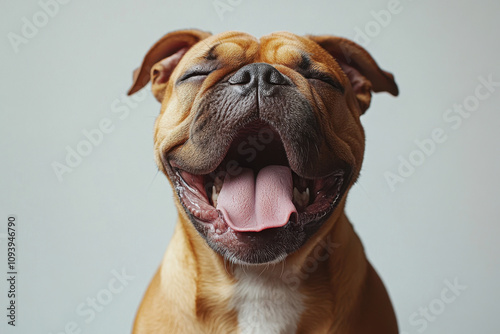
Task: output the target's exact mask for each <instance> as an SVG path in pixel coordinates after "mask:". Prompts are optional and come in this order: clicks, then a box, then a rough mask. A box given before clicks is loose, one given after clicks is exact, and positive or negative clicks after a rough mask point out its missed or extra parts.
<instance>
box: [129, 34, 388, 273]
mask: <svg viewBox="0 0 500 334" xmlns="http://www.w3.org/2000/svg"><path fill="white" fill-rule="evenodd" d="M150 80H151V81H152V90H153V93H154V94H155V96H156V98H157V99H158V100H159V101H160V102H161V103H162V108H161V114H160V115H159V117H158V119H157V121H156V125H155V134H154V142H155V155H156V161H157V163H158V166H159V168H160V169H161V170H162V171H163V172H164V173H165V174H166V175H167V177H168V178H169V180H170V181H171V183H172V186H173V188H174V189H175V192H176V194H177V198H178V204H180V205H181V206H182V211H184V212H182V213H181V214H185V215H186V216H187V217H188V218H189V220H187V219H186V221H189V222H190V223H191V224H192V225H193V226H194V227H195V228H196V230H197V231H198V232H199V233H200V235H201V236H202V237H203V238H204V239H205V240H206V242H207V243H208V245H210V247H211V248H212V249H214V250H215V251H216V252H218V253H219V254H221V255H222V256H224V257H225V258H227V259H230V260H232V261H236V262H243V263H267V262H276V261H280V260H282V259H284V258H285V257H286V256H287V255H288V254H290V253H292V252H294V251H296V250H298V249H299V248H300V247H301V246H303V245H304V244H305V243H306V241H307V240H308V239H309V238H310V237H311V236H312V235H314V234H315V233H317V232H318V230H319V229H320V228H321V227H322V226H323V225H325V224H333V221H334V219H329V218H330V217H332V214H333V213H334V212H335V211H340V210H342V207H343V201H344V199H345V196H346V192H347V191H348V189H349V188H350V186H351V185H352V184H353V183H354V181H355V180H356V178H357V176H358V174H359V171H360V168H361V163H362V159H363V152H364V133H363V129H362V126H361V123H360V115H361V114H362V113H363V112H364V111H365V110H366V109H367V108H368V106H369V104H370V97H371V91H388V92H390V93H392V94H393V95H396V94H397V86H396V84H395V82H394V80H393V77H392V75H390V74H389V73H387V72H384V71H382V70H381V69H380V68H379V67H378V66H377V64H376V63H375V61H374V60H373V59H372V58H371V57H370V55H369V54H368V53H367V52H366V51H365V50H363V49H362V48H361V47H360V46H358V45H356V44H354V43H352V42H350V41H347V40H345V39H342V38H338V37H333V36H323V37H318V36H308V37H300V36H296V35H293V34H291V33H285V32H282V33H274V34H271V35H267V36H264V37H262V38H261V39H260V40H259V39H256V38H254V37H252V36H250V35H247V34H244V33H237V32H227V33H222V34H219V35H214V36H211V35H210V34H208V33H205V32H201V31H198V30H185V31H177V32H173V33H170V34H167V35H166V36H164V37H163V38H162V39H161V40H160V41H159V42H158V43H157V44H156V45H155V46H153V48H152V49H151V50H150V51H149V52H148V54H147V55H146V58H145V60H144V62H143V64H142V67H141V68H140V69H139V70H138V71H137V72H136V75H135V82H134V85H133V87H132V88H131V90H130V92H129V93H134V92H135V91H137V90H138V89H140V88H142V87H143V86H144V85H145V84H146V83H147V82H148V81H150Z"/></svg>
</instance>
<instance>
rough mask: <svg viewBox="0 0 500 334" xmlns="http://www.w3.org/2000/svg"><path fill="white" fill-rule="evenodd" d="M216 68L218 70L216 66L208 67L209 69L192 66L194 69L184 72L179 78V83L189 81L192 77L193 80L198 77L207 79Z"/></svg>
mask: <svg viewBox="0 0 500 334" xmlns="http://www.w3.org/2000/svg"><path fill="white" fill-rule="evenodd" d="M215 70H216V69H215V68H207V69H204V68H200V67H195V68H192V69H190V70H188V71H186V73H184V74H183V75H182V76H181V77H180V78H179V79H178V80H177V84H178V83H181V82H185V81H188V80H190V79H193V80H196V79H205V78H206V77H207V76H208V75H209V74H210V73H212V72H213V71H215Z"/></svg>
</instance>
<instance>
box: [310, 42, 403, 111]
mask: <svg viewBox="0 0 500 334" xmlns="http://www.w3.org/2000/svg"><path fill="white" fill-rule="evenodd" d="M307 37H308V38H309V39H311V40H313V41H314V42H316V43H317V44H319V45H320V46H321V47H322V48H323V49H325V50H326V51H327V52H328V53H330V54H331V55H332V56H333V58H335V60H336V61H337V62H338V63H339V65H340V67H341V68H342V70H343V71H344V73H345V74H346V76H347V77H348V79H349V81H350V82H351V85H352V88H353V90H354V94H355V95H356V99H357V100H358V103H359V107H360V108H361V113H364V112H365V111H366V109H368V107H369V106H370V101H371V92H372V91H374V92H389V93H391V94H392V95H394V96H397V95H398V93H399V91H398V86H397V85H396V82H395V81H394V76H393V75H392V74H391V73H389V72H386V71H383V70H382V69H381V68H380V67H379V66H378V65H377V63H376V62H375V60H374V59H373V58H372V56H371V55H370V54H369V53H368V52H367V51H366V50H365V49H364V48H363V47H361V46H360V45H358V44H356V43H354V42H352V41H350V40H348V39H345V38H341V37H336V36H311V35H309V36H307Z"/></svg>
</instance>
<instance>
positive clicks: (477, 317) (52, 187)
mask: <svg viewBox="0 0 500 334" xmlns="http://www.w3.org/2000/svg"><path fill="white" fill-rule="evenodd" d="M42 2H43V1H42ZM220 3H223V4H227V6H229V7H226V9H227V11H225V12H223V13H222V14H221V15H218V13H217V11H216V7H215V4H219V5H220ZM390 3H391V2H390V1H385V0H381V1H378V0H377V1H373V0H370V1H322V2H321V1H294V2H292V1H284V0H283V1H273V2H270V1H255V0H253V1H250V0H232V1H230V0H220V1H218V2H217V1H213V0H191V1H183V2H180V1H179V2H173V1H165V0H164V1H153V0H149V1H130V0H122V1H97V0H88V1H77V0H73V1H69V3H67V4H60V5H59V9H58V11H57V13H55V15H53V17H49V19H48V22H47V23H46V24H45V25H44V26H42V27H40V28H38V32H37V33H36V34H34V36H31V37H30V38H27V40H26V43H24V44H21V45H19V47H18V52H17V53H16V52H15V50H14V48H13V47H12V45H11V43H10V42H9V38H8V36H9V33H15V34H18V35H19V36H22V27H23V25H24V24H25V23H24V21H23V17H26V19H27V20H28V21H30V22H33V16H34V15H35V16H36V15H37V13H38V12H40V11H42V7H41V5H40V4H39V3H38V2H37V1H36V0H26V1H22V2H20V1H16V2H14V1H2V2H1V3H0V13H2V14H0V16H1V18H0V36H1V37H2V38H1V39H0V47H1V59H2V61H1V62H0V71H1V72H0V73H1V76H2V80H1V81H0V101H1V102H0V107H1V113H0V133H1V136H2V140H1V142H0V149H1V151H0V152H1V163H0V180H1V183H0V184H1V188H0V189H1V191H0V222H1V225H0V255H1V256H0V268H2V272H5V271H6V269H5V263H6V260H5V259H6V243H5V241H6V240H5V233H6V221H7V217H8V215H9V214H15V215H16V216H17V219H18V223H19V227H18V244H19V251H18V261H19V277H18V279H19V281H18V283H19V285H18V293H19V299H18V306H19V309H18V326H16V328H11V327H10V326H7V325H6V317H5V315H4V313H5V311H1V312H0V313H1V314H0V319H1V321H0V332H2V333H30V334H31V333H43V334H48V333H53V334H55V333H65V331H64V328H65V326H69V327H71V326H72V325H71V323H72V322H74V323H75V324H76V325H77V326H78V328H79V329H80V331H81V333H97V334H99V333H128V332H129V331H130V328H131V325H132V322H133V318H134V315H135V312H136V308H137V306H138V304H139V302H140V300H141V297H142V294H143V292H144V291H145V289H146V286H147V284H148V282H149V280H150V278H151V277H152V275H153V273H154V271H155V269H156V267H157V265H158V264H159V262H160V259H161V258H162V256H163V253H164V250H165V248H166V246H167V244H168V241H169V239H170V236H171V234H172V231H173V228H174V221H175V216H176V213H175V209H174V207H173V204H172V192H171V189H170V188H169V185H168V183H167V181H166V179H165V177H164V176H163V175H161V174H158V175H157V168H156V166H155V164H154V161H153V150H152V129H153V122H154V120H155V117H156V115H157V113H158V111H159V104H157V102H156V101H155V100H154V98H153V97H152V95H151V94H150V92H149V90H148V91H147V92H146V90H145V92H144V93H143V95H142V97H143V99H142V100H141V101H140V102H139V103H135V104H134V103H131V102H130V101H132V102H133V100H130V99H125V97H124V93H125V92H126V91H127V89H128V88H129V85H130V84H131V77H132V70H133V69H135V68H136V67H137V66H138V65H139V64H140V62H141V60H142V57H143V55H144V54H145V52H146V50H147V49H148V48H149V47H150V46H151V45H152V44H153V43H154V42H155V41H156V40H157V39H159V38H160V37H161V36H162V35H163V34H164V33H166V32H169V31H172V30H176V29H181V28H190V27H195V28H201V29H204V30H208V31H211V32H213V33H218V32H222V31H225V30H240V31H245V32H249V33H251V34H254V35H255V36H262V35H265V34H268V33H270V32H273V31H278V30H289V31H292V32H294V33H297V34H306V33H312V34H335V35H340V36H344V37H348V38H351V39H353V38H358V41H362V40H360V39H359V36H358V37H356V34H357V33H356V32H357V31H359V30H361V31H367V30H366V29H368V31H369V32H370V34H371V35H372V37H370V40H369V42H368V41H367V40H364V41H362V42H363V43H362V45H363V46H365V47H366V48H367V50H368V51H369V52H370V53H371V54H372V55H373V56H374V58H375V59H376V60H377V61H378V63H379V64H380V65H381V66H382V67H383V68H384V69H386V70H388V71H390V72H392V73H394V74H395V77H396V80H397V83H398V84H399V87H400V90H401V95H400V96H399V97H398V98H393V97H392V96H390V95H388V94H385V93H383V94H378V95H375V96H374V98H373V100H372V106H371V108H370V109H369V110H368V112H367V114H366V115H365V116H363V124H364V126H365V129H366V134H367V152H366V159H365V162H364V166H363V170H362V177H361V178H360V180H359V182H358V184H357V185H356V186H355V187H354V189H353V190H352V191H351V193H350V194H349V198H348V206H347V211H348V215H349V217H350V218H351V220H352V222H353V224H354V226H355V228H356V230H357V232H358V233H359V234H360V236H361V239H362V240H363V243H364V245H365V248H366V251H367V254H368V257H369V258H370V260H371V261H372V263H373V264H374V266H375V267H376V268H377V270H378V271H379V273H380V274H381V276H382V277H383V280H384V282H385V283H386V286H387V287H388V290H389V292H390V295H391V297H392V300H393V302H394V306H395V309H396V312H397V316H398V321H399V324H400V327H401V330H402V332H405V333H408V334H410V333H411V334H413V333H422V332H425V333H429V334H431V333H485V334H490V333H491V334H493V333H498V327H499V326H498V315H497V312H498V299H499V298H500V290H499V288H498V284H499V282H500V268H499V266H498V260H497V259H498V254H499V251H500V243H499V242H498V240H497V239H498V238H499V233H498V232H499V224H498V220H499V219H498V213H499V210H498V204H497V203H496V202H497V199H498V191H497V189H498V188H499V187H500V178H499V177H498V175H497V173H498V171H499V169H500V158H499V149H498V145H499V144H498V142H499V138H500V135H499V132H498V126H499V125H500V123H499V121H500V116H499V114H498V104H499V102H500V87H496V88H495V91H494V92H493V93H492V94H491V96H490V97H488V98H487V99H485V100H483V101H480V103H479V106H478V107H477V108H476V110H474V111H473V112H471V115H470V117H468V118H465V119H463V122H462V123H460V125H459V126H457V124H455V123H450V122H447V121H445V120H444V119H443V117H444V115H446V113H447V110H448V109H449V108H452V107H453V105H454V104H463V103H464V101H469V102H470V101H472V100H471V98H470V97H471V96H473V95H474V93H475V89H476V87H477V86H478V85H479V83H480V82H479V80H478V77H480V76H483V77H485V78H487V77H488V76H489V75H491V76H492V78H493V80H494V81H496V82H499V81H500V66H499V62H498V59H499V56H498V54H499V52H500V47H499V36H498V34H499V31H500V23H499V20H498V15H499V13H500V2H498V1H477V2H471V1H464V0H462V1H454V2H453V3H450V2H445V1H429V0H427V1H426V0H414V1H411V0H401V1H400V5H399V8H402V10H401V12H399V13H397V14H392V16H391V19H390V22H388V23H387V22H386V23H387V24H386V23H384V26H382V25H381V24H379V23H375V24H374V23H373V22H376V20H375V16H374V14H373V12H372V11H375V12H380V11H381V10H387V8H388V6H389V4H390ZM53 10H54V8H53ZM38 19H40V18H38ZM370 22H371V23H370ZM42 23H43V22H42ZM377 26H378V29H377ZM369 29H372V30H369ZM11 36H12V35H11ZM483 92H485V91H483ZM140 96H141V95H140ZM117 99H118V100H117ZM120 99H124V100H123V101H129V103H130V106H128V107H124V106H127V105H126V104H125V102H123V101H121V102H120ZM117 107H120V108H121V109H120V110H121V112H119V113H115V112H113V111H116V108H117ZM124 108H125V109H124ZM126 111H128V115H125V114H124V113H125V112H126ZM120 116H121V118H120ZM106 118H107V119H109V120H110V122H111V124H112V126H113V131H112V132H111V133H108V134H105V135H104V137H103V140H102V142H101V143H100V144H99V145H98V146H96V147H93V149H92V151H91V152H90V154H89V155H88V156H86V157H84V158H83V160H82V161H81V163H80V164H79V165H78V166H76V167H75V168H73V170H72V172H71V173H66V174H64V175H63V179H62V182H60V181H59V180H58V178H57V176H56V174H55V173H54V170H53V166H52V164H53V163H54V162H60V163H65V162H64V160H65V158H66V154H67V152H66V147H67V146H69V147H71V148H73V149H75V148H76V147H77V145H78V144H79V143H80V142H81V141H82V140H85V136H84V135H83V133H82V131H84V130H88V131H90V130H92V129H95V128H97V127H98V126H99V123H100V122H101V121H102V120H103V119H106ZM453 125H455V127H456V128H453V127H452V126H453ZM435 128H441V129H442V130H443V132H444V134H445V135H446V141H445V142H443V143H439V144H437V145H436V148H435V151H434V152H433V153H432V154H430V155H429V156H427V157H426V158H425V161H424V162H423V163H422V164H421V165H420V166H418V167H416V168H415V170H414V171H413V172H412V173H410V174H411V175H409V176H408V177H406V178H405V179H404V180H405V181H404V182H403V183H398V184H396V185H395V189H394V191H392V190H391V188H390V187H389V185H388V183H387V181H386V177H385V173H386V172H393V173H397V169H398V166H399V164H400V160H399V156H401V157H403V158H405V159H408V158H409V157H410V156H411V155H413V156H414V157H416V156H417V155H418V153H415V152H416V151H417V150H418V146H417V145H416V144H415V141H416V140H420V141H422V140H425V139H428V138H430V137H431V134H432V131H433V130H434V129H435ZM113 270H117V271H120V272H121V271H122V270H125V272H126V273H127V275H129V276H133V277H134V278H133V279H132V280H130V281H128V282H127V286H125V287H124V289H123V290H122V291H121V292H119V293H116V294H113V295H112V300H107V302H109V303H108V304H107V305H105V306H104V307H103V309H102V310H101V311H100V312H96V314H95V318H94V319H91V320H90V321H86V320H89V318H88V317H87V316H82V315H80V314H79V313H78V312H77V311H76V309H77V308H78V307H79V306H80V305H81V303H86V302H87V298H95V297H96V296H97V295H99V294H100V295H101V297H102V296H105V295H106V293H107V292H106V291H104V290H106V289H108V290H109V288H108V283H109V282H110V280H111V279H112V278H113V277H114V276H113V273H112V271H113ZM0 277H4V274H2V275H1V276H0ZM447 280H448V281H449V282H451V283H453V282H454V281H456V282H458V284H459V285H461V286H462V288H463V289H462V290H461V291H458V292H457V294H456V295H455V298H454V300H453V302H450V303H447V304H445V303H443V302H442V301H441V299H442V296H441V293H442V291H443V289H445V288H446V286H447V284H446V281H447ZM6 291H7V285H6V281H5V279H3V278H2V279H1V280H0V304H1V307H0V309H2V310H5V307H6V306H7V305H6V303H7V298H6ZM103 291H104V292H103ZM108 294H109V292H108ZM108 296H109V295H108ZM448 296H452V294H450V295H448ZM443 305H444V308H440V306H443ZM429 307H431V308H432V310H434V311H433V312H434V314H433V313H429V314H430V315H431V316H432V317H429V319H428V320H422V319H425V318H424V317H423V316H421V315H419V312H421V311H422V310H423V308H429ZM415 312H416V313H415ZM412 319H413V320H412ZM419 319H420V320H419ZM430 319H432V320H430ZM415 321H417V322H416V323H415ZM418 321H419V322H418ZM424 323H425V326H424ZM68 324H69V325H68ZM66 332H70V331H66Z"/></svg>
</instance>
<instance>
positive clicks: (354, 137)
mask: <svg viewBox="0 0 500 334" xmlns="http://www.w3.org/2000/svg"><path fill="white" fill-rule="evenodd" d="M167 36H168V35H167ZM170 36H171V38H172V36H173V38H176V43H179V40H181V41H182V40H183V38H187V42H186V43H185V44H186V45H188V47H190V50H189V51H188V52H187V53H186V55H185V56H184V57H182V59H181V60H180V63H179V64H178V66H177V67H176V68H175V69H174V71H173V73H172V74H171V79H170V80H169V81H168V82H166V83H162V84H161V85H162V86H159V85H154V86H153V89H154V91H155V92H156V93H155V95H156V96H157V98H158V99H159V100H160V102H162V108H161V114H160V115H159V117H158V119H157V120H156V124H155V132H154V139H155V153H156V154H155V156H156V160H157V163H158V166H159V168H160V169H161V170H162V171H163V172H165V173H166V171H165V170H164V167H163V164H162V158H161V154H162V153H163V152H169V151H175V150H176V149H177V148H178V147H179V146H182V144H183V143H184V142H185V141H186V140H187V139H188V137H189V127H190V125H191V123H192V122H193V117H194V113H192V112H191V110H194V109H195V108H196V105H197V103H198V101H199V99H200V97H201V96H203V94H205V92H206V91H207V90H208V88H209V87H211V86H212V85H214V84H216V83H217V82H218V80H219V79H220V78H221V77H223V76H224V75H226V74H228V73H231V72H234V71H235V70H236V69H238V68H240V67H241V66H242V65H243V64H248V63H256V62H267V63H269V64H271V65H275V67H276V68H277V69H278V70H279V71H280V72H282V73H283V74H285V75H287V76H288V77H290V79H291V80H292V81H293V82H294V83H295V84H296V85H297V86H298V87H299V88H300V90H301V92H302V94H304V96H306V97H307V99H308V100H310V101H312V103H314V106H315V108H316V109H315V110H314V112H315V113H316V114H317V115H318V117H319V118H320V119H322V120H323V122H322V126H324V133H326V136H327V137H328V138H329V139H332V142H331V143H332V145H334V146H335V148H334V149H335V154H336V155H337V156H341V157H342V158H343V159H344V160H345V161H349V162H350V163H351V164H352V165H353V166H355V176H354V178H353V180H352V183H354V181H355V179H356V177H357V175H358V174H359V170H360V168H361V163H362V159H363V153H364V133H363V129H362V127H361V123H360V118H359V117H360V114H362V113H363V112H364V110H365V109H366V108H367V106H368V105H369V103H370V96H371V91H370V90H371V89H368V90H366V91H361V92H358V94H357V95H358V96H356V94H354V92H353V91H352V89H351V88H350V87H351V86H350V83H349V80H348V78H347V76H346V75H345V74H344V72H343V71H342V69H341V67H340V66H339V64H337V62H336V61H335V60H334V58H332V57H331V54H332V53H334V52H336V51H335V50H333V51H332V50H328V49H331V48H332V45H337V44H336V42H335V41H332V40H331V39H329V38H328V37H325V36H322V37H321V38H316V41H314V40H315V38H314V37H310V38H308V37H300V36H296V35H293V34H290V33H286V32H282V33H275V34H272V35H268V36H264V37H262V38H261V39H260V41H259V40H257V39H256V38H254V37H252V36H250V35H247V34H244V33H237V32H228V33H223V34H219V35H216V36H209V35H208V34H207V33H202V32H199V31H197V30H186V31H180V32H174V33H171V34H170ZM183 36H184V37H183ZM186 36H187V37H186ZM332 38H333V37H332ZM335 38H336V39H337V42H339V40H338V37H335ZM201 40H203V41H202V42H199V41H201ZM162 41H163V42H162V43H167V44H168V38H163V39H162ZM340 41H341V42H342V43H347V42H344V41H346V40H343V39H340ZM216 43H218V44H219V46H218V47H217V52H219V53H220V54H224V55H225V56H226V57H224V62H225V63H224V67H223V68H222V69H220V70H217V71H218V72H216V73H214V74H212V75H211V76H210V79H207V80H206V81H205V82H204V83H203V85H202V86H201V88H200V89H199V90H197V91H193V90H192V88H183V89H176V88H175V87H174V83H173V82H174V81H175V79H176V78H178V77H179V76H180V75H181V74H182V73H183V72H184V71H185V70H186V69H187V68H189V66H190V64H191V63H192V62H193V61H194V60H195V59H196V58H197V57H200V55H201V54H202V53H203V52H205V51H206V50H207V48H209V47H210V46H212V45H214V44H216ZM157 44H158V43H157ZM160 44H161V43H160ZM356 47H358V46H356ZM153 49H154V47H153ZM153 49H152V50H153ZM300 50H306V51H308V52H309V53H310V54H312V55H313V57H314V60H315V61H316V62H317V63H318V64H320V66H321V67H322V69H323V70H327V71H329V72H330V73H331V74H332V75H335V76H336V77H337V78H338V80H339V81H340V82H341V83H342V84H343V85H344V86H345V87H346V94H345V96H346V99H345V100H342V101H338V99H333V98H332V99H330V100H328V101H330V102H329V103H331V105H327V106H325V105H322V104H321V103H319V102H318V101H320V99H319V96H317V95H316V94H317V93H315V92H312V91H311V90H310V89H309V88H308V85H307V83H306V82H304V80H305V79H304V78H302V77H301V76H300V75H298V74H297V73H295V72H294V71H292V70H291V69H290V68H289V67H288V66H287V64H295V63H296V62H297V61H298V58H300V57H299V53H298V51H300ZM153 51H154V52H152V51H151V50H150V53H154V54H155V55H156V57H153V58H154V63H148V61H147V59H148V56H147V57H146V59H145V61H144V63H143V65H142V67H141V70H140V71H139V72H138V74H137V75H136V82H135V83H134V86H133V88H132V89H131V92H132V93H133V92H134V91H137V90H138V89H140V88H141V87H142V86H144V85H145V82H147V81H148V80H149V78H150V76H149V74H148V73H147V70H146V68H148V67H149V69H151V68H153V66H154V65H155V63H157V62H158V61H160V60H161V59H162V58H165V57H167V56H169V55H170V54H171V53H172V52H173V51H168V52H166V53H165V54H161V52H160V51H159V50H158V49H156V50H153ZM364 52H366V51H364ZM355 57H356V59H357V61H358V62H359V61H363V59H364V58H367V57H368V58H369V59H367V64H368V65H366V66H368V67H369V70H370V73H368V74H366V75H367V76H370V78H369V80H367V81H366V82H367V85H370V86H369V88H371V86H374V87H377V90H378V91H381V90H386V91H390V90H392V91H393V93H396V94H397V87H396V86H395V83H394V81H393V78H392V76H391V75H390V74H388V73H387V72H383V71H382V70H380V69H379V68H378V66H377V65H376V63H375V62H374V61H373V59H372V58H371V57H370V56H369V55H368V53H366V54H365V53H363V52H360V51H356V55H355ZM149 58H152V56H149ZM277 63H279V64H277ZM139 73H140V74H139ZM363 74H364V75H365V73H363ZM138 78H140V79H138ZM138 80H142V83H141V82H138ZM367 87H368V86H367ZM394 87H396V88H394ZM394 89H396V91H394ZM331 110H338V111H339V112H335V114H332V112H331ZM334 139H335V140H334ZM192 159H196V152H193V153H192ZM352 183H351V185H350V186H352ZM175 201H176V206H177V208H178V212H179V219H178V222H177V226H176V229H175V232H174V235H173V237H172V240H171V242H170V245H169V247H168V249H167V252H166V254H165V257H164V259H163V261H162V263H161V266H160V268H159V269H158V271H157V273H156V274H155V276H154V278H153V280H152V282H151V284H150V286H149V288H148V290H147V292H146V294H145V296H144V299H143V301H142V304H141V306H140V308H139V311H138V313H137V317H136V322H135V325H134V330H133V333H134V334H144V333H185V334H189V333H193V334H199V333H214V334H215V333H217V334H224V333H238V332H239V329H238V320H237V314H236V312H235V310H234V309H231V307H230V301H231V297H232V295H233V290H234V283H235V282H234V280H235V278H234V275H233V271H234V269H235V267H237V266H241V265H237V264H230V263H227V262H226V261H225V259H223V258H222V257H221V256H220V255H218V254H217V253H215V252H214V251H213V250H212V249H211V248H210V247H209V246H208V245H207V243H206V242H205V240H204V239H203V238H202V237H201V236H200V235H199V234H198V232H197V231H196V230H195V228H194V227H193V225H192V223H191V222H190V220H189V218H188V217H187V215H186V213H185V212H184V209H183V208H182V206H181V204H180V202H179V199H178V198H177V197H176V199H175ZM344 206H345V196H344V199H343V200H342V202H341V203H339V206H338V207H337V208H336V209H335V211H334V212H333V214H332V215H331V216H330V218H329V219H328V220H327V221H326V222H325V223H324V225H323V226H322V227H321V228H320V230H319V231H318V232H317V233H316V234H315V235H314V236H313V237H312V238H310V239H309V240H308V241H307V243H306V244H305V245H304V246H302V247H301V248H300V249H299V251H296V252H295V253H293V254H290V255H289V256H288V257H287V258H286V260H285V261H284V262H282V263H278V264H273V265H267V266H265V265H264V266H261V269H259V270H266V271H267V272H268V273H269V277H270V279H286V277H285V278H284V276H283V275H284V273H285V274H286V275H289V276H287V277H291V278H292V279H293V278H294V277H295V278H297V277H300V284H299V285H297V289H298V291H300V293H301V294H302V295H303V296H305V301H304V304H305V311H304V312H303V314H302V315H301V318H300V319H299V321H298V330H297V333H335V334H348V333H361V334H395V333H397V332H398V330H397V324H396V319H395V315H394V311H393V309H392V306H391V302H390V300H389V297H388V295H387V292H386V290H385V288H384V286H383V284H382V282H381V280H380V278H379V277H378V275H377V273H376V272H375V271H374V269H373V268H372V266H371V265H370V264H369V263H368V261H367V259H366V256H365V253H364V250H363V247H362V244H361V242H360V240H359V238H358V237H357V235H356V233H355V232H354V230H353V228H352V226H351V223H350V222H349V220H348V219H347V217H346V216H345V214H344ZM322 245H323V246H322ZM324 245H327V246H326V249H325V247H324ZM328 245H330V246H332V245H333V247H330V248H328ZM332 250H333V251H332ZM325 252H329V256H328V258H327V259H326V260H323V261H318V254H320V255H324V254H325ZM311 265H313V266H314V270H312V271H311V270H310V269H308V267H309V268H310V266H311ZM243 269H245V268H243ZM254 269H255V267H254V268H253V269H252V270H254ZM273 273H274V274H273ZM300 273H302V274H300ZM290 275H291V276H290Z"/></svg>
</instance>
